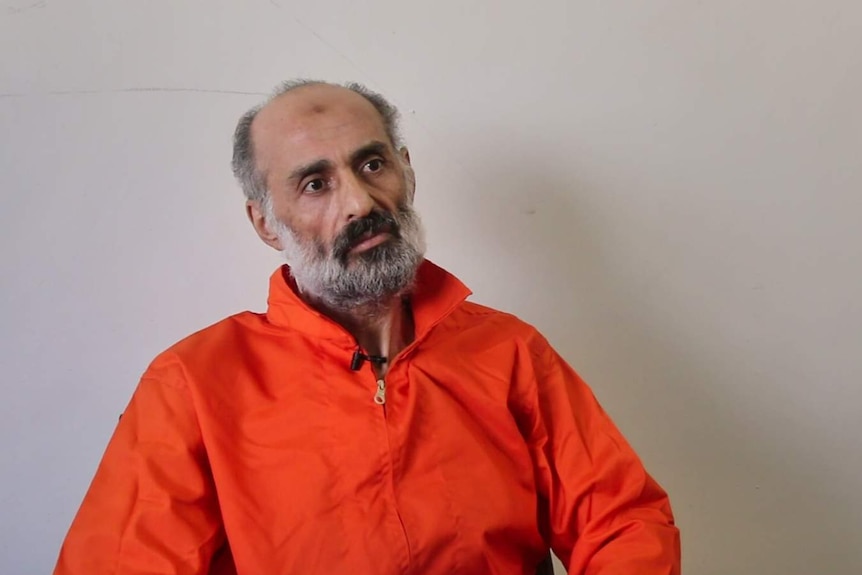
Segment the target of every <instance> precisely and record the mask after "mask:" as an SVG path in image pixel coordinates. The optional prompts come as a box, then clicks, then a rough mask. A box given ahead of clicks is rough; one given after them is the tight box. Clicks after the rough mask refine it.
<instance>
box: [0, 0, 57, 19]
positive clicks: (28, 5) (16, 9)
mask: <svg viewBox="0 0 862 575" xmlns="http://www.w3.org/2000/svg"><path fill="white" fill-rule="evenodd" d="M6 4H7V5H6V6H5V8H6V13H7V14H9V15H12V16H15V15H17V14H23V13H24V12H28V11H30V10H36V9H38V8H45V7H47V6H48V2H47V0H39V2H8V3H6Z"/></svg>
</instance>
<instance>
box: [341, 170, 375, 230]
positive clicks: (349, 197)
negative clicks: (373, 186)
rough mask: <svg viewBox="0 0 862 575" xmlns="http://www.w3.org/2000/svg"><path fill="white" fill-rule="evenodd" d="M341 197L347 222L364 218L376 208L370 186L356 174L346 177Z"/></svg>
mask: <svg viewBox="0 0 862 575" xmlns="http://www.w3.org/2000/svg"><path fill="white" fill-rule="evenodd" d="M341 196H342V203H343V210H344V211H343V213H344V214H345V219H346V220H347V221H351V220H353V219H356V218H364V217H365V216H367V215H368V214H369V213H371V210H372V209H373V208H374V204H375V201H374V196H372V195H371V190H369V188H368V184H366V183H365V182H363V181H362V179H361V178H359V177H357V176H356V174H353V173H350V174H349V175H347V176H345V177H344V179H343V180H342V186H341Z"/></svg>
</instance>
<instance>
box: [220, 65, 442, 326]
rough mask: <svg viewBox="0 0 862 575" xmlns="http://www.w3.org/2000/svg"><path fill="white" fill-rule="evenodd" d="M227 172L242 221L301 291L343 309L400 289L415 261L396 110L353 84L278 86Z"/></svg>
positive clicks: (418, 229)
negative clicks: (236, 184) (276, 254)
mask: <svg viewBox="0 0 862 575" xmlns="http://www.w3.org/2000/svg"><path fill="white" fill-rule="evenodd" d="M233 169H234V174H235V175H236V177H237V179H238V180H239V181H240V183H241V185H242V187H243V191H244V192H245V194H246V197H247V202H246V206H247V212H248V215H249V219H250V220H251V222H252V224H253V225H254V227H255V230H256V231H257V233H258V235H259V236H260V237H261V239H262V240H263V241H264V242H265V243H266V244H268V245H270V246H272V247H273V248H275V249H278V250H280V251H282V252H283V253H284V255H285V257H286V259H287V261H288V262H289V263H290V267H291V274H292V275H293V277H294V278H295V279H296V282H297V285H298V286H299V288H300V289H301V290H302V291H303V293H305V294H307V295H309V296H311V297H312V298H314V299H318V300H321V301H322V302H323V303H324V304H326V305H327V306H329V307H332V308H335V309H339V310H344V311H347V310H350V309H351V308H354V307H355V306H368V305H374V304H379V303H384V302H385V301H388V300H389V299H390V298H391V297H392V296H395V295H397V294H399V293H401V292H403V291H404V290H406V289H407V288H409V286H410V284H411V283H412V281H413V278H414V276H415V273H416V269H417V268H418V266H419V264H420V263H421V261H422V257H423V255H424V249H425V246H424V237H423V232H422V226H421V222H420V221H419V218H418V215H417V214H416V213H415V211H414V210H413V207H412V204H413V193H414V188H415V180H414V176H413V170H412V168H411V167H410V157H409V155H408V153H407V149H406V148H403V147H400V137H399V135H398V126H397V111H396V110H395V108H394V107H393V106H391V105H390V104H389V103H388V102H386V100H385V99H383V98H382V97H381V96H379V95H377V94H374V93H372V92H369V91H368V90H366V89H365V88H363V87H362V86H359V85H357V84H349V85H348V86H347V87H342V86H335V85H332V84H326V83H322V82H290V83H287V84H284V85H283V86H282V87H281V88H280V89H279V90H277V91H276V93H275V95H274V96H273V97H272V98H270V100H268V101H267V102H266V103H265V104H263V105H262V106H258V107H256V108H253V109H252V110H250V111H249V112H248V113H246V114H245V115H244V116H243V117H242V118H241V119H240V121H239V124H238V125H237V129H236V133H235V135H234V155H233Z"/></svg>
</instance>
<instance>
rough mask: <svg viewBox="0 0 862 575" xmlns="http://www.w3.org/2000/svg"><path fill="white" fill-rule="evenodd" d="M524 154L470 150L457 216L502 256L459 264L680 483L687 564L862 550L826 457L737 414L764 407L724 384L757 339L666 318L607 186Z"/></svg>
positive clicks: (651, 465) (488, 253)
mask: <svg viewBox="0 0 862 575" xmlns="http://www.w3.org/2000/svg"><path fill="white" fill-rule="evenodd" d="M529 154H533V155H535V150H528V151H527V153H525V154H524V155H522V156H517V157H516V156H513V157H511V158H502V159H500V158H495V161H494V163H493V165H490V164H487V163H486V164H485V165H482V161H481V160H480V161H471V162H470V163H469V165H471V166H473V167H474V170H475V171H474V173H480V174H482V182H481V187H479V190H480V191H479V192H478V194H477V195H473V196H470V197H467V199H464V200H463V201H462V203H461V205H460V206H459V207H458V208H456V209H455V210H457V211H459V213H457V214H453V215H452V220H451V223H452V224H453V225H455V226H459V227H460V228H461V229H464V230H471V231H470V232H469V236H470V237H472V238H482V239H484V241H479V242H475V241H474V242H464V243H465V244H469V245H465V246H463V249H464V250H465V251H466V252H470V251H472V253H469V255H468V254H466V253H465V257H464V258H463V259H462V261H465V260H466V261H474V262H494V264H493V265H490V266H488V265H483V266H482V267H481V269H477V270H475V271H473V270H456V273H458V274H459V275H461V276H462V277H464V279H465V281H466V282H467V283H468V285H470V286H471V287H472V288H473V289H474V292H475V293H476V295H475V296H474V300H475V301H478V302H481V303H486V304H488V305H492V306H494V307H500V308H503V309H506V311H511V312H514V313H515V314H516V315H519V316H520V317H521V318H523V319H525V320H526V321H528V322H530V323H532V324H534V325H536V326H537V327H538V328H539V329H540V330H541V331H542V332H543V333H544V334H545V335H546V337H548V339H549V340H550V341H551V343H552V344H553V345H554V346H555V347H556V348H557V349H558V350H559V351H560V353H561V354H562V355H563V356H564V357H566V358H567V359H568V360H569V361H570V362H571V363H572V364H573V365H574V366H575V368H576V369H577V370H578V371H579V372H580V373H581V375H582V376H584V378H585V379H586V380H587V381H588V382H589V383H590V385H591V387H592V388H593V390H594V392H595V393H596V395H597V396H598V397H599V399H600V401H602V403H603V405H604V406H605V408H606V409H607V410H608V411H609V412H610V413H611V415H612V417H613V418H614V420H615V421H616V423H617V425H618V426H619V427H620V428H621V429H622V431H623V432H624V433H625V435H626V436H627V437H628V438H629V440H630V442H631V443H632V444H633V445H634V447H635V448H636V450H637V451H638V452H639V454H640V455H641V457H642V458H643V460H644V461H645V463H646V465H647V467H648V469H649V470H650V472H651V473H652V474H653V475H655V476H656V477H657V479H658V480H659V482H660V483H661V484H662V485H663V486H664V487H665V488H666V489H667V491H668V492H669V493H670V495H671V501H672V503H673V506H674V511H675V514H676V517H677V521H678V524H679V525H680V528H681V531H682V541H683V550H684V551H683V557H684V567H685V568H684V569H683V572H684V573H687V574H690V575H707V574H715V575H719V574H720V575H726V574H727V573H736V574H739V575H744V574H749V573H750V574H752V575H754V574H757V575H766V574H772V573H775V574H778V573H799V574H803V573H804V574H808V573H817V572H825V571H826V570H829V566H830V565H839V564H840V565H847V564H848V563H852V562H853V561H854V560H855V559H854V558H859V560H860V561H862V558H860V549H859V541H858V540H856V536H854V531H855V532H856V533H858V528H853V526H854V525H857V524H858V521H859V518H854V517H852V516H851V513H852V511H851V510H850V509H849V508H848V506H846V505H843V504H842V498H841V494H840V493H838V492H830V491H829V490H828V489H825V488H824V485H825V484H826V483H824V482H825V480H826V478H823V477H821V476H820V474H819V470H820V469H821V467H822V466H821V465H820V463H819V462H818V461H812V460H811V459H810V456H809V455H808V454H806V453H805V452H804V451H802V449H799V448H798V447H797V446H795V445H793V444H792V443H791V442H790V441H786V442H777V441H775V439H774V437H775V435H776V433H775V430H769V431H770V432H771V435H772V438H770V437H769V435H770V433H767V431H768V430H766V429H761V430H760V431H758V430H757V429H752V427H751V425H750V424H746V423H745V422H743V421H740V412H742V413H744V414H746V417H745V420H746V421H749V422H750V421H751V419H752V418H754V419H757V413H756V412H757V411H758V410H761V409H764V408H766V407H768V406H763V405H757V404H756V403H751V404H747V403H745V402H744V401H742V400H740V398H738V397H735V396H734V392H733V391H732V390H729V389H728V386H727V385H725V383H726V381H727V379H726V377H727V374H728V373H733V372H735V371H736V372H738V371H739V370H740V369H742V368H741V367H739V366H743V365H750V362H748V363H746V362H743V361H741V360H742V359H743V358H744V354H745V352H746V351H747V352H748V353H756V351H754V350H742V351H741V350H740V346H739V345H731V344H732V343H733V342H722V341H721V334H720V333H718V332H717V330H716V327H715V326H711V325H710V324H709V321H708V319H709V316H707V315H704V316H703V317H698V316H697V314H694V315H692V314H691V313H689V315H688V317H686V318H684V321H682V322H680V321H678V320H677V321H669V319H670V318H669V316H668V314H667V312H666V311H662V310H667V309H668V308H669V306H670V307H671V308H672V307H673V301H668V298H669V297H670V296H668V295H667V294H662V293H661V285H650V283H649V282H650V281H651V280H650V277H651V274H650V273H646V274H644V277H645V278H646V279H644V280H643V282H644V283H643V284H641V285H639V286H636V287H635V288H633V287H632V285H630V284H629V281H630V278H631V277H632V271H631V269H627V266H628V267H630V262H629V263H627V262H626V261H625V260H626V257H627V256H625V255H624V254H623V253H622V252H623V251H624V249H623V250H622V251H621V248H620V247H619V245H618V244H619V242H618V241H617V240H616V239H615V238H619V237H620V236H621V234H619V233H617V232H618V231H619V230H618V229H615V226H616V227H619V226H620V225H621V223H620V222H621V219H620V218H616V217H615V214H614V213H613V212H614V210H613V200H606V199H603V196H602V194H603V191H602V188H601V185H600V184H595V183H590V182H589V180H588V178H586V177H580V176H579V175H578V174H577V173H576V170H577V168H576V167H575V166H565V164H558V166H564V167H558V168H557V169H556V171H554V170H552V169H536V171H535V172H533V171H531V170H528V169H527V168H525V166H531V165H536V164H531V163H530V162H529V161H525V157H527V156H528V155H529ZM564 170H569V172H570V173H563V172H564ZM474 185H477V184H475V183H474ZM477 186H478V185H477ZM617 197H619V195H617ZM455 210H453V211H455ZM660 224H661V223H660V222H657V225H660ZM456 229H457V228H456ZM434 232H435V230H433V229H432V230H431V239H432V241H433V238H434ZM459 235H467V234H459ZM623 235H624V234H623ZM459 249H460V248H459ZM629 257H630V256H629ZM655 260H656V261H655V262H638V266H637V267H638V268H639V269H641V270H642V269H650V268H652V267H653V266H658V265H660V264H661V262H662V254H660V253H657V254H655ZM695 285H696V282H695ZM485 286H493V289H489V290H488V292H489V293H493V294H502V295H499V296H495V297H499V298H500V299H499V300H497V301H495V300H494V299H493V298H489V297H488V295H489V293H485V291H486V289H485ZM641 288H644V289H641ZM692 297H694V298H695V299H696V298H697V297H698V294H692ZM512 302H518V303H516V305H517V308H516V309H513V308H512V307H511V306H512ZM704 305H716V303H715V302H712V303H711V304H710V302H704ZM718 305H720V303H719V304H718ZM687 313H688V312H687ZM729 313H733V310H729ZM680 325H686V326H688V327H687V329H688V330H689V332H691V331H694V333H687V332H686V330H685V329H682V330H681V329H680V328H679V326H680ZM725 343H727V345H725ZM749 376H750V377H752V378H754V379H755V383H756V379H757V377H758V376H757V375H756V374H749ZM749 416H750V417H749ZM848 527H849V529H848ZM848 558H849V559H848Z"/></svg>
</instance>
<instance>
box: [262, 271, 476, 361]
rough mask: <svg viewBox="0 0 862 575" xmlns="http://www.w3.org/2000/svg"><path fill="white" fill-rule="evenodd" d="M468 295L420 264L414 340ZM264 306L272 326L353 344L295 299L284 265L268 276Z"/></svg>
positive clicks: (452, 280) (413, 300)
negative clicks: (267, 297) (266, 306)
mask: <svg viewBox="0 0 862 575" xmlns="http://www.w3.org/2000/svg"><path fill="white" fill-rule="evenodd" d="M470 294H471V292H470V290H469V289H468V288H467V286H465V285H464V284H463V283H461V281H460V280H459V279H458V278H456V277H455V276H453V275H452V274H450V273H449V272H447V271H446V270H444V269H443V268H441V267H438V266H437V265H435V264H433V263H431V262H430V261H428V260H425V261H423V262H422V264H421V265H420V266H419V270H418V271H417V273H416V282H415V284H414V288H413V290H412V291H411V293H410V304H411V309H412V311H413V322H414V330H415V339H416V340H419V339H422V338H423V337H425V335H426V334H427V333H428V332H429V331H430V330H431V328H433V327H434V326H435V325H436V324H437V323H438V322H440V321H441V320H442V319H443V318H445V317H446V316H448V315H449V314H450V313H451V312H452V310H454V309H455V307H456V306H457V305H458V304H460V303H461V302H463V301H464V300H465V299H466V298H467V296H469V295H470ZM267 304H268V308H267V311H266V318H267V320H268V321H269V323H270V324H272V325H274V326H276V327H281V328H287V329H291V330H297V331H300V332H303V333H305V334H307V335H310V336H312V337H315V338H326V339H332V340H341V341H343V343H344V345H345V346H351V345H355V342H354V341H353V337H352V336H351V335H350V334H349V333H348V332H347V330H345V329H344V328H343V327H341V326H340V325H339V324H338V323H336V322H335V321H333V320H332V319H330V318H329V317H327V316H326V315H324V314H322V313H321V312H319V311H317V310H315V309H314V308H312V307H311V306H309V305H308V304H307V303H305V302H304V301H303V300H302V299H301V298H300V297H299V295H298V294H297V288H296V283H295V282H294V281H293V278H292V277H291V276H290V268H289V267H288V266H287V265H286V264H285V265H282V266H281V267H280V268H278V269H277V270H275V272H274V273H273V274H272V276H271V277H270V280H269V299H268V301H267Z"/></svg>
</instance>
